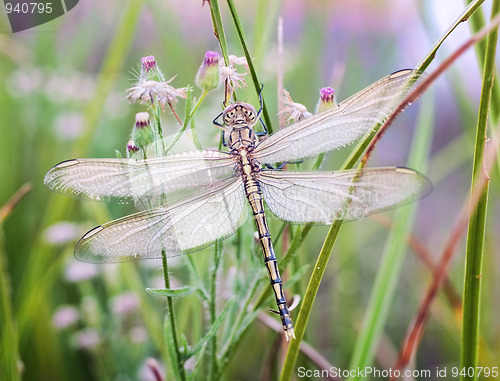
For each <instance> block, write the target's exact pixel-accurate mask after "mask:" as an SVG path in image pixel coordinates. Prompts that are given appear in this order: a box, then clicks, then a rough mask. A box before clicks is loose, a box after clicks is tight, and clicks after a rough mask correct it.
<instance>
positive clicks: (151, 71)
mask: <svg viewBox="0 0 500 381" xmlns="http://www.w3.org/2000/svg"><path fill="white" fill-rule="evenodd" d="M140 79H142V80H143V81H145V80H154V81H158V82H163V81H164V80H165V76H164V75H163V73H162V72H161V70H160V68H159V67H158V65H157V64H156V59H155V57H154V56H147V57H142V58H141V74H140Z"/></svg>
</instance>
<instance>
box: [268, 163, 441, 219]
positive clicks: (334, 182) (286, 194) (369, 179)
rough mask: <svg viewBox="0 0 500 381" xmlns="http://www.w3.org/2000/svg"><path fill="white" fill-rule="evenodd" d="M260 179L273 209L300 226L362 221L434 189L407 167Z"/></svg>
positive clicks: (279, 174)
mask: <svg viewBox="0 0 500 381" xmlns="http://www.w3.org/2000/svg"><path fill="white" fill-rule="evenodd" d="M259 180H260V183H261V188H262V193H263V194H264V199H265V200H266V203H267V206H268V207H269V209H271V211H272V212H273V213H274V214H275V215H277V216H278V217H279V218H281V219H283V220H286V221H291V222H297V223H304V222H318V223H324V224H331V223H332V222H333V221H334V220H335V219H343V220H356V219H359V218H362V217H365V216H367V215H369V214H372V213H376V212H381V211H384V210H387V209H391V208H395V207H397V206H399V205H402V204H405V203H409V202H411V201H414V200H416V199H418V198H420V197H423V196H425V195H426V194H428V193H429V192H430V190H431V189H432V186H431V183H430V181H429V180H428V179H427V178H426V177H425V176H424V175H422V174H420V173H418V172H416V171H413V170H411V169H407V168H370V169H364V170H362V171H359V170H347V171H337V172H281V171H262V173H261V177H260V179H259Z"/></svg>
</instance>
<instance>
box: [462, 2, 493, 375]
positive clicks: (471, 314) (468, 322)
mask: <svg viewBox="0 0 500 381" xmlns="http://www.w3.org/2000/svg"><path fill="white" fill-rule="evenodd" d="M499 10H500V0H495V1H493V7H492V10H491V15H492V18H493V17H494V16H495V15H496V14H497V13H498V12H499ZM497 39H498V28H495V29H494V30H492V31H491V32H490V34H489V36H488V40H487V43H486V52H485V58H484V70H483V86H482V92H481V99H480V102H479V114H478V120H477V130H476V148H475V152H474V163H473V169H472V187H471V188H472V189H471V193H473V192H474V190H475V189H476V187H477V186H478V181H479V178H480V174H481V171H482V170H483V168H482V166H483V157H484V148H485V143H486V127H487V120H488V112H489V106H490V101H491V94H492V89H493V80H494V72H495V53H496V43H497ZM488 184H489V183H488V182H487V183H486V185H485V186H484V189H483V190H482V192H481V196H480V198H479V201H478V203H477V206H476V208H475V210H473V211H472V214H471V217H470V220H469V230H468V233H467V251H466V260H465V282H464V303H463V327H462V350H461V358H460V366H461V369H467V368H468V367H474V369H475V367H476V366H477V361H478V347H479V310H480V296H481V269H482V262H483V245H484V231H485V224H486V207H487V204H488ZM461 379H462V380H476V379H477V374H476V372H474V375H473V376H472V377H469V376H468V375H462V377H461Z"/></svg>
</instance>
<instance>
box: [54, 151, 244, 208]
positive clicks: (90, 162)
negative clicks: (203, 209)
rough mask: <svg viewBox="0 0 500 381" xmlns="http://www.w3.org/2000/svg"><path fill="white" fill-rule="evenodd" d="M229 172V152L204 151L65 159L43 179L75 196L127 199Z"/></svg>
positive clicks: (207, 181)
mask: <svg viewBox="0 0 500 381" xmlns="http://www.w3.org/2000/svg"><path fill="white" fill-rule="evenodd" d="M233 173H234V159H233V157H232V156H231V155H230V154H228V153H227V152H220V151H209V150H205V151H197V152H187V153H184V154H176V155H169V156H166V157H161V158H153V159H147V160H137V159H74V160H68V161H64V162H62V163H59V164H57V165H56V166H54V167H53V168H52V169H51V170H50V171H49V172H48V173H47V174H46V175H45V179H44V182H45V185H47V186H48V187H49V188H50V189H52V190H54V191H57V192H60V193H64V194H67V195H70V196H74V197H78V198H83V199H87V200H112V199H114V200H119V201H121V202H129V201H137V200H141V199H147V198H151V197H154V196H158V195H168V194H170V193H172V192H175V191H178V190H181V189H189V188H194V187H198V186H203V185H207V184H211V183H214V182H216V181H218V180H220V179H223V178H226V177H228V176H230V175H231V174H233Z"/></svg>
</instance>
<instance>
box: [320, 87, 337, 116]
mask: <svg viewBox="0 0 500 381" xmlns="http://www.w3.org/2000/svg"><path fill="white" fill-rule="evenodd" d="M334 107H337V102H336V100H335V91H334V90H333V89H332V88H331V87H323V88H322V89H320V90H319V102H318V105H317V106H316V114H319V113H322V112H324V111H327V110H330V109H332V108H334Z"/></svg>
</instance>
